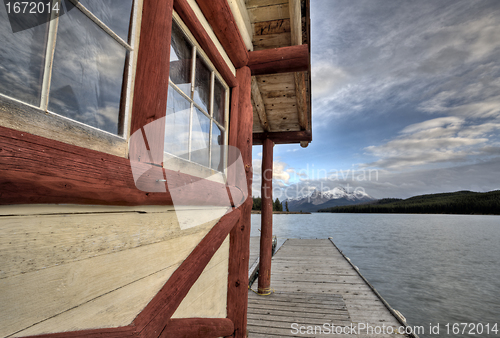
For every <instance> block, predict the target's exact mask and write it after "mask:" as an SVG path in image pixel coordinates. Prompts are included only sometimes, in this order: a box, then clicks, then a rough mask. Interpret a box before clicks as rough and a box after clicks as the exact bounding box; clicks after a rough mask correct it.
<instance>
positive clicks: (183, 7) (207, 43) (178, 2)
mask: <svg viewBox="0 0 500 338" xmlns="http://www.w3.org/2000/svg"><path fill="white" fill-rule="evenodd" d="M174 9H175V11H176V12H177V14H179V16H180V17H181V19H182V21H184V23H185V24H186V26H187V27H188V28H189V30H190V31H191V33H192V34H193V36H194V38H195V39H196V41H197V42H198V43H199V44H200V46H201V48H202V49H203V51H204V52H205V53H206V54H207V56H208V58H209V59H210V61H212V63H213V64H214V66H215V68H217V71H218V72H219V73H220V74H221V75H222V78H223V79H224V81H226V83H227V84H228V85H229V87H234V86H236V85H237V83H236V77H235V76H234V74H233V72H232V71H231V69H230V68H229V66H228V65H227V64H226V61H224V58H223V57H222V55H221V54H220V53H219V51H218V50H217V47H216V46H215V44H214V42H213V41H212V39H211V38H210V36H209V35H208V33H207V32H206V31H205V29H204V28H203V25H202V24H201V22H200V20H198V18H197V17H196V14H195V13H194V12H193V10H192V9H191V6H189V3H188V2H187V1H186V0H175V1H174Z"/></svg>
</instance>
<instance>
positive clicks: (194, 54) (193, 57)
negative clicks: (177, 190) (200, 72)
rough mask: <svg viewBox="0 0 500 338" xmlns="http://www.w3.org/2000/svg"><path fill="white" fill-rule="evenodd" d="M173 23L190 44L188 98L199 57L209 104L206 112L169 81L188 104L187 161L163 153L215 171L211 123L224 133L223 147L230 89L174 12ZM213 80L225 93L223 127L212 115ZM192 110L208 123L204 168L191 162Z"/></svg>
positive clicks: (227, 129)
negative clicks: (207, 79) (205, 74)
mask: <svg viewBox="0 0 500 338" xmlns="http://www.w3.org/2000/svg"><path fill="white" fill-rule="evenodd" d="M173 21H174V22H175V23H176V24H177V25H178V26H179V27H180V29H181V31H182V32H183V33H184V36H185V37H186V38H187V39H188V41H189V42H190V43H191V45H192V46H193V47H192V52H191V61H192V62H191V90H190V96H191V97H193V95H194V90H195V78H196V58H197V57H201V59H202V60H203V62H204V63H205V64H206V65H207V66H208V68H209V70H210V72H211V76H210V104H209V107H208V110H209V111H208V112H207V111H206V110H205V109H203V108H202V107H200V106H199V105H198V104H196V102H194V99H192V98H191V97H190V96H189V95H187V94H186V93H184V92H183V91H182V89H180V88H179V87H177V86H176V85H175V83H173V82H172V81H171V80H170V79H169V86H171V87H172V89H173V90H175V91H176V92H177V93H178V94H179V95H181V96H182V97H183V98H185V99H186V100H187V101H188V102H189V104H190V116H189V136H188V137H189V138H188V159H187V160H186V159H182V158H180V157H178V156H176V155H173V154H170V153H169V152H168V150H165V153H166V154H168V156H173V157H175V158H177V159H178V160H180V161H182V162H184V161H187V162H188V163H189V164H193V165H196V166H201V167H204V168H207V169H210V170H213V171H217V170H216V169H213V168H212V167H211V165H212V127H213V123H215V124H216V125H217V126H218V127H219V128H220V129H221V130H222V132H223V133H224V146H227V145H228V140H229V94H230V93H229V91H230V88H229V86H228V85H227V83H226V82H225V81H224V79H223V78H222V76H221V74H220V73H219V72H218V71H217V68H216V67H215V66H214V65H213V63H212V62H211V61H210V59H209V58H208V56H207V55H206V53H205V52H204V51H203V49H202V48H201V46H200V45H199V44H198V42H197V41H196V39H195V38H194V36H193V35H192V34H191V32H190V31H189V29H188V28H187V26H186V25H185V24H184V22H182V20H181V18H180V17H179V15H178V14H177V13H176V12H175V11H174V13H173ZM215 79H217V80H218V81H219V83H220V84H222V86H223V87H224V91H225V104H224V125H221V124H220V123H219V122H218V121H217V120H215V118H214V116H213V114H214V111H213V105H214V86H215ZM194 108H197V109H198V110H199V111H201V112H202V113H203V114H204V115H205V117H207V118H208V119H209V121H210V131H209V140H208V147H209V150H208V166H204V165H202V164H199V163H198V162H193V161H191V135H192V131H193V130H192V127H193V123H192V121H193V114H194ZM227 156H228V154H227V151H226V152H225V154H224V164H223V168H224V169H223V170H224V172H226V169H227Z"/></svg>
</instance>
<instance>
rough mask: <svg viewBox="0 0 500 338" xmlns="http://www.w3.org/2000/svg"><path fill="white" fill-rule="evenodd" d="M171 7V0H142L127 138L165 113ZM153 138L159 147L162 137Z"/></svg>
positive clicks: (172, 1) (172, 3)
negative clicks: (129, 125)
mask: <svg viewBox="0 0 500 338" xmlns="http://www.w3.org/2000/svg"><path fill="white" fill-rule="evenodd" d="M173 6H174V0H161V1H158V0H144V3H143V10H142V23H141V39H140V42H139V51H138V56H137V70H136V75H135V87H134V102H133V105H132V123H131V129H130V134H131V135H132V134H133V133H134V132H135V131H137V130H139V129H140V128H141V127H143V126H145V125H146V124H148V123H150V122H152V121H154V120H157V119H159V118H161V117H163V116H165V115H166V113H167V92H168V74H169V69H170V38H171V35H172V11H173ZM163 132H165V130H164V129H163ZM160 133H161V131H160ZM148 136H149V135H148ZM157 137H158V138H159V142H160V143H159V144H162V145H163V138H164V135H163V134H162V135H158V136H157Z"/></svg>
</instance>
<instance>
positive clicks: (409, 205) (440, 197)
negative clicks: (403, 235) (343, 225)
mask: <svg viewBox="0 0 500 338" xmlns="http://www.w3.org/2000/svg"><path fill="white" fill-rule="evenodd" d="M319 212H334V213H398V214H483V215H500V190H495V191H490V192H485V193H478V192H472V191H458V192H453V193H442V194H431V195H421V196H415V197H410V198H408V199H396V198H386V199H381V200H377V201H375V202H371V203H365V204H357V205H350V206H338V207H332V208H327V209H321V210H319Z"/></svg>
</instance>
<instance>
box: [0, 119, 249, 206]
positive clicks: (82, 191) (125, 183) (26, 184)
mask: <svg viewBox="0 0 500 338" xmlns="http://www.w3.org/2000/svg"><path fill="white" fill-rule="evenodd" d="M160 170H161V169H160ZM165 172H166V173H167V172H168V178H169V179H170V181H169V182H170V183H172V184H175V185H177V186H184V184H187V186H188V184H189V183H191V182H196V181H199V180H200V179H199V178H197V177H194V176H191V175H187V174H182V173H178V172H172V171H167V170H165ZM167 188H168V187H167ZM201 190H202V191H200V189H188V190H186V192H185V194H184V195H183V201H179V200H176V201H175V202H176V204H178V205H180V204H185V205H214V204H216V202H217V201H219V200H220V201H223V200H224V199H226V200H227V192H226V186H225V185H224V184H220V183H216V182H213V181H208V180H204V181H203V185H202V187H201ZM233 190H234V189H233ZM233 198H234V199H235V200H240V199H241V197H238V196H233ZM214 201H215V202H214ZM36 203H43V204H46V203H65V204H101V205H123V206H132V205H172V204H173V201H172V197H171V195H170V193H169V192H168V189H167V192H166V193H148V192H144V191H140V190H138V189H137V188H136V186H135V182H134V178H133V176H132V171H131V167H130V161H129V160H128V159H126V158H122V157H118V156H114V155H109V154H105V153H101V152H98V151H94V150H90V149H85V148H81V147H78V146H74V145H70V144H66V143H62V142H59V141H54V140H50V139H47V138H44V137H41V136H36V135H32V134H28V133H26V132H21V131H17V130H13V129H10V128H5V127H0V205H6V204H36Z"/></svg>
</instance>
